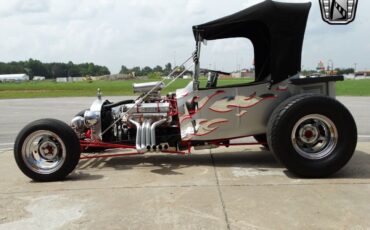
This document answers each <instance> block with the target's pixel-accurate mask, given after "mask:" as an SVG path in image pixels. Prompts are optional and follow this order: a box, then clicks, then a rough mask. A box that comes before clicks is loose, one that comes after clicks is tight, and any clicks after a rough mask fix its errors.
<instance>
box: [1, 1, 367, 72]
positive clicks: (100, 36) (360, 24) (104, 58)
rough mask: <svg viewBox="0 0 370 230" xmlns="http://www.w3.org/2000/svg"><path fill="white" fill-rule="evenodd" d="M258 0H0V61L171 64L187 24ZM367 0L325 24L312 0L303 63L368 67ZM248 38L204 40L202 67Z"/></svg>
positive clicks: (185, 43) (233, 52)
mask: <svg viewBox="0 0 370 230" xmlns="http://www.w3.org/2000/svg"><path fill="white" fill-rule="evenodd" d="M256 2H259V1H258V0H234V1H221V0H202V1H201V0H176V1H168V0H156V1H149V0H122V1H118V0H97V1H90V0H50V1H42V0H17V1H5V0H0V29H1V31H2V36H0V50H1V56H0V61H13V60H26V59H28V58H36V59H39V60H41V61H44V62H53V61H64V62H67V61H69V60H71V61H73V62H75V63H79V62H94V63H96V64H101V65H106V66H108V67H109V68H110V70H111V71H112V72H118V71H119V69H120V66H121V65H122V64H124V65H126V66H129V67H132V66H135V65H140V66H144V65H149V66H154V65H157V64H160V65H164V64H165V63H167V62H174V59H176V62H177V64H179V63H180V61H181V60H182V59H185V58H186V57H188V56H189V55H190V54H191V53H192V51H193V49H194V38H193V34H192V28H191V27H192V26H193V25H196V24H201V23H204V22H207V21H210V20H213V19H216V18H219V17H222V16H225V15H228V14H231V13H234V12H236V11H238V10H241V9H243V8H245V7H247V6H250V5H252V4H254V3H256ZM369 9H370V2H369V1H361V3H360V4H359V9H358V13H357V18H356V20H355V22H353V23H352V24H350V25H348V26H330V25H327V24H326V23H324V22H323V21H322V19H321V16H320V11H319V6H318V3H317V1H316V0H315V1H313V6H312V9H311V13H310V16H309V22H308V27H307V31H306V37H305V42H304V51H303V64H304V66H305V67H310V68H313V67H315V65H316V64H317V62H318V61H319V60H323V61H327V60H328V59H332V60H333V62H334V64H335V65H336V66H350V65H353V63H354V62H356V63H358V65H357V66H358V67H360V68H365V67H367V68H370V58H369V55H368V54H369V53H370V45H369V37H370V30H369V29H370V28H369V27H370V26H369V24H368V22H369V21H370V16H369V15H368V14H367V11H368V10H369ZM252 53H253V51H252V46H251V44H250V42H248V41H245V40H244V39H236V40H233V41H229V40H226V41H215V42H209V43H208V46H207V47H205V48H204V49H203V55H202V63H203V66H205V67H209V66H211V67H217V68H219V69H221V68H222V69H224V70H227V71H228V70H233V69H235V68H236V67H237V65H239V64H240V65H244V66H250V65H251V63H252V60H253V55H252Z"/></svg>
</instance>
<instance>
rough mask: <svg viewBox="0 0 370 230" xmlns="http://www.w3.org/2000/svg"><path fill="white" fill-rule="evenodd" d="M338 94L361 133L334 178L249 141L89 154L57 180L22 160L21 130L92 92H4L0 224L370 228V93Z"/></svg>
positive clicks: (83, 104) (76, 107) (62, 115)
mask: <svg viewBox="0 0 370 230" xmlns="http://www.w3.org/2000/svg"><path fill="white" fill-rule="evenodd" d="M115 99H117V97H115ZM120 99H124V98H123V97H120ZM339 100H340V101H342V102H343V103H344V104H345V105H346V106H347V107H349V109H350V110H351V112H352V113H353V114H354V117H355V120H356V122H357V125H358V133H359V142H358V145H357V150H356V153H355V155H354V157H353V158H352V160H351V161H350V162H349V164H348V165H347V166H346V167H345V168H343V169H342V170H341V171H340V172H339V173H337V174H335V175H333V176H332V177H331V178H326V179H300V178H296V177H295V176H294V175H292V174H290V173H289V172H288V171H287V170H286V169H285V168H283V167H282V166H281V165H280V164H278V163H277V162H276V161H275V159H274V158H273V156H272V154H271V153H270V152H268V151H266V150H264V149H261V148H260V147H259V146H255V147H250V146H246V147H238V148H218V149H212V150H203V151H196V152H195V154H192V155H187V156H177V155H166V154H158V153H150V154H145V155H141V156H130V157H121V158H107V159H90V160H81V161H80V164H79V165H78V168H77V170H76V171H75V172H74V173H73V174H72V175H71V176H70V177H68V179H67V180H66V181H63V182H53V183H35V182H32V181H31V180H30V179H28V178H27V177H25V176H24V175H23V174H22V173H21V172H20V171H19V170H18V168H17V166H16V164H15V162H14V159H13V156H12V150H11V148H12V143H13V141H14V138H15V136H16V134H17V132H18V131H19V130H20V129H21V128H22V127H23V126H24V125H25V124H26V123H27V122H29V121H32V120H34V119H37V118H42V117H53V118H57V119H61V120H64V121H66V122H68V121H69V120H70V118H71V117H72V116H73V115H74V114H75V113H77V112H78V111H80V110H81V109H83V108H87V107H89V104H90V103H91V102H92V98H59V99H27V100H0V106H2V108H3V110H2V111H3V113H2V115H1V118H0V125H1V131H0V143H1V146H0V149H1V150H0V175H1V180H0V229H313V228H315V229H317V228H318V229H370V142H369V140H370V136H369V135H370V132H369V131H370V124H369V122H367V118H368V117H370V112H369V111H368V109H367V108H370V98H366V97H359V98H356V97H341V98H339Z"/></svg>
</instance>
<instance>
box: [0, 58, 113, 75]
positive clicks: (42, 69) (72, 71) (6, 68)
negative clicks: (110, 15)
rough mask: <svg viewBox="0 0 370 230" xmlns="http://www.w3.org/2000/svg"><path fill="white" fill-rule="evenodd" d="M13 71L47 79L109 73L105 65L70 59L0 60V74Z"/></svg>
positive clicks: (12, 72)
mask: <svg viewBox="0 0 370 230" xmlns="http://www.w3.org/2000/svg"><path fill="white" fill-rule="evenodd" d="M14 73H25V74H27V75H29V76H30V77H33V76H44V77H45V78H47V79H55V78H57V77H82V76H101V75H107V74H110V72H109V69H108V68H107V67H106V66H100V65H95V64H94V63H82V64H74V63H73V62H71V61H70V62H68V63H58V62H53V63H43V62H41V61H39V60H34V59H29V60H28V61H19V62H14V61H13V62H8V63H4V62H0V74H14Z"/></svg>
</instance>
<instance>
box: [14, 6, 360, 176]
mask: <svg viewBox="0 0 370 230" xmlns="http://www.w3.org/2000/svg"><path fill="white" fill-rule="evenodd" d="M310 7H311V3H281V2H274V1H270V0H267V1H264V2H262V3H259V4H257V5H254V6H252V7H250V8H247V9H245V10H243V11H240V12H238V13H235V14H232V15H230V16H227V17H223V18H220V19H218V20H215V21H211V22H208V23H205V24H201V25H197V26H194V27H193V33H194V37H195V41H196V49H195V52H194V53H193V55H192V56H191V57H190V58H189V59H188V60H187V61H186V62H184V64H183V65H182V66H184V67H185V66H186V64H188V65H189V63H190V64H191V68H192V67H194V71H193V79H192V81H191V82H190V83H189V84H188V85H187V86H186V87H185V88H183V89H177V90H176V92H173V93H169V94H167V95H165V96H161V95H160V91H161V90H162V89H163V88H164V87H166V86H167V85H168V84H170V83H171V82H172V81H171V82H170V83H168V84H165V81H160V82H146V83H138V84H134V85H133V90H134V93H139V94H140V96H138V98H136V99H134V100H124V101H119V102H115V103H113V102H110V101H109V100H103V99H102V98H101V95H100V93H98V98H97V99H96V100H95V101H94V102H93V104H92V105H91V107H90V108H89V109H87V110H84V111H82V112H81V113H79V114H78V115H77V116H76V117H74V118H73V119H72V121H71V124H70V125H67V124H65V123H63V122H61V121H58V120H55V119H41V120H37V121H34V122H32V123H30V124H28V125H27V126H26V127H24V128H23V130H22V131H21V132H20V133H19V135H18V137H17V139H16V142H15V146H14V156H15V159H16V162H17V164H18V166H19V168H20V169H21V170H22V172H23V173H24V174H25V175H27V176H28V177H30V178H32V179H33V180H36V181H52V180H60V179H63V178H65V177H66V176H67V175H68V174H69V173H71V172H72V171H73V170H74V168H75V167H76V165H77V164H78V162H79V160H80V159H83V158H93V157H102V156H105V157H106V156H109V157H111V156H116V155H130V154H143V153H145V152H151V151H158V152H166V153H177V154H188V152H189V153H190V150H191V149H192V148H194V149H210V148H216V147H219V146H226V147H229V146H233V145H242V144H261V145H265V146H266V147H267V148H268V149H269V150H270V151H271V152H272V153H273V154H274V156H275V157H276V158H277V160H279V161H280V162H281V163H282V164H283V165H284V166H285V167H286V168H288V169H289V170H290V171H291V172H292V173H294V174H296V175H298V176H301V177H325V176H328V175H331V174H333V173H335V172H336V171H338V170H339V169H341V168H342V167H343V166H344V165H345V164H346V163H347V162H348V161H349V160H350V158H351V157H352V155H353V153H354V150H355V147H356V144H357V129H356V124H355V122H354V119H353V117H352V115H351V114H350V112H349V111H348V110H347V109H346V108H345V107H344V106H343V105H342V104H341V103H340V102H338V101H337V100H336V99H335V82H336V81H339V80H343V77H342V76H323V77H311V78H310V77H300V70H301V51H302V43H303V38H304V32H305V27H306V22H307V17H308V13H309V9H310ZM237 37H242V38H247V39H249V40H250V41H251V42H252V44H253V47H254V58H255V81H254V82H252V83H244V84H238V85H230V86H227V85H226V86H225V85H223V86H219V85H218V84H217V79H218V78H217V77H218V76H217V71H216V72H213V74H211V75H210V77H209V79H208V82H207V85H206V86H205V87H201V86H200V80H199V76H200V70H201V69H200V62H199V57H200V49H201V45H202V43H203V42H204V41H206V40H215V39H224V38H237ZM188 68H190V67H189V66H188ZM188 68H185V70H186V69H188ZM185 70H184V71H185ZM172 75H173V73H171V74H170V76H172ZM180 75H181V74H179V75H178V76H176V77H173V78H172V79H173V81H174V80H176V78H177V77H179V76H180ZM248 136H253V137H255V139H256V140H257V142H256V143H235V142H233V141H232V140H233V139H237V138H241V137H248ZM121 148H123V149H132V150H133V151H132V152H126V153H121V154H109V153H108V154H107V153H106V152H105V150H106V149H121ZM81 152H83V153H85V152H87V153H89V152H90V154H87V155H85V154H84V155H81Z"/></svg>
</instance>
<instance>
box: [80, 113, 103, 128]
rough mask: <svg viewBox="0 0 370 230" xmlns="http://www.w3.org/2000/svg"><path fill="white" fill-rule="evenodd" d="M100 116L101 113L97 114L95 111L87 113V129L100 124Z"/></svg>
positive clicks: (85, 115)
mask: <svg viewBox="0 0 370 230" xmlns="http://www.w3.org/2000/svg"><path fill="white" fill-rule="evenodd" d="M99 116H100V112H95V111H90V110H88V111H86V112H85V114H84V117H85V125H86V126H87V127H91V126H94V125H96V124H97V123H98V122H99Z"/></svg>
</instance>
